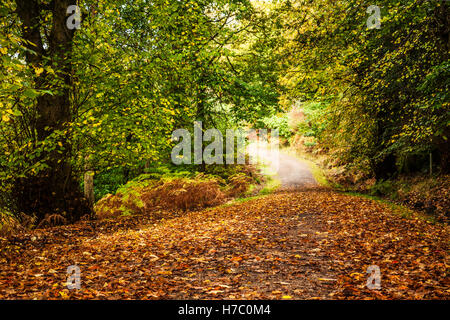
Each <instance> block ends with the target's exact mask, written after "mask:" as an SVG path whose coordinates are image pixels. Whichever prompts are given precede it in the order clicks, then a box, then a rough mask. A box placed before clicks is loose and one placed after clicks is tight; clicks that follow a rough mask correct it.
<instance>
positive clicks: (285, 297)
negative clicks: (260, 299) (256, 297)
mask: <svg viewBox="0 0 450 320" xmlns="http://www.w3.org/2000/svg"><path fill="white" fill-rule="evenodd" d="M282 299H292V297H291V296H283V297H282Z"/></svg>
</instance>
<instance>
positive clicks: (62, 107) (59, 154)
mask: <svg viewBox="0 0 450 320" xmlns="http://www.w3.org/2000/svg"><path fill="white" fill-rule="evenodd" d="M16 3H17V13H18V15H19V18H20V20H21V22H22V34H23V38H24V39H25V40H27V41H29V42H30V43H31V44H28V43H27V44H25V46H27V47H28V48H29V49H30V50H33V51H35V52H36V54H32V53H29V52H28V53H27V55H26V61H27V64H28V66H29V68H36V67H44V66H45V65H47V64H49V63H52V68H53V69H54V70H55V72H56V75H57V76H53V75H52V74H50V73H47V72H46V71H44V72H43V73H42V74H41V75H40V76H39V77H38V78H37V80H36V84H35V87H36V88H37V89H41V88H45V89H50V90H52V91H53V93H54V95H50V94H44V95H42V96H39V97H38V98H37V102H36V111H37V118H36V124H35V128H34V129H35V132H36V137H37V142H41V141H45V140H48V139H49V137H50V135H54V134H55V133H61V134H60V135H59V136H57V138H56V141H55V140H52V143H55V145H57V146H58V147H57V148H56V150H54V151H49V152H46V153H44V154H41V157H40V159H38V160H39V161H41V162H44V163H45V164H46V165H47V166H48V169H45V170H44V171H41V172H39V173H38V175H37V176H29V177H25V178H21V179H18V180H17V181H15V186H14V191H15V196H16V202H17V204H16V206H17V209H18V210H20V211H22V212H24V213H26V214H29V215H36V216H37V218H38V220H42V219H44V218H45V217H46V216H47V215H52V214H59V215H62V216H64V218H65V219H66V221H69V222H72V221H75V220H77V219H79V218H80V217H81V216H82V215H85V214H88V213H90V210H89V206H88V205H87V202H86V200H85V199H84V197H83V195H82V193H81V190H80V187H79V184H78V181H77V179H76V178H75V176H74V172H73V168H72V165H71V163H70V157H71V152H72V146H71V141H69V139H67V138H66V135H65V134H63V130H64V129H65V128H66V126H67V124H68V123H70V122H71V121H72V117H73V114H72V109H71V103H70V88H71V87H72V78H71V71H72V65H71V60H70V59H71V53H72V39H73V36H74V31H75V30H69V29H68V28H67V26H66V19H67V14H66V10H67V7H68V6H70V5H74V4H76V1H75V0H55V1H52V2H50V4H49V5H47V7H44V5H42V4H41V2H39V1H36V0H16ZM42 10H50V11H51V12H52V25H51V26H50V28H49V29H50V30H47V31H49V32H47V34H49V37H48V39H47V41H46V46H44V45H43V39H42V38H41V34H42V32H41V30H42V29H44V28H46V26H45V25H44V22H43V20H42V19H41V16H40V14H41V11H42ZM47 59H48V61H47ZM55 83H56V84H55ZM60 146H62V147H60Z"/></svg>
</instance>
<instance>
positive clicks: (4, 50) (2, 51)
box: [0, 48, 8, 54]
mask: <svg viewBox="0 0 450 320" xmlns="http://www.w3.org/2000/svg"><path fill="white" fill-rule="evenodd" d="M0 52H1V53H3V54H6V53H7V52H8V49H6V48H0Z"/></svg>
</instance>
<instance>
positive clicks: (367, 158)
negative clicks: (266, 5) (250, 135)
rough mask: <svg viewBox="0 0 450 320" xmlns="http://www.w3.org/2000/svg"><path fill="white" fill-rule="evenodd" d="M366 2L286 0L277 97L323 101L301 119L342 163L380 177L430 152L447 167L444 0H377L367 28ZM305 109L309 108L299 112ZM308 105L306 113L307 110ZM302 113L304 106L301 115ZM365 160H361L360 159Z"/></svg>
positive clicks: (282, 13) (281, 7)
mask: <svg viewBox="0 0 450 320" xmlns="http://www.w3.org/2000/svg"><path fill="white" fill-rule="evenodd" d="M371 4H373V3H371V2H369V1H362V2H361V1H343V2H342V1H330V0H323V1H314V2H302V1H292V2H289V3H280V4H279V5H278V6H277V9H276V10H275V12H276V14H274V15H277V16H279V17H282V22H283V25H282V29H283V35H282V37H283V39H286V37H287V35H289V39H290V41H288V42H287V43H285V44H284V49H283V52H284V53H285V56H284V57H285V58H284V60H283V62H284V65H285V66H286V72H284V74H282V75H281V77H280V82H281V83H283V84H284V85H285V86H286V87H287V89H288V90H287V92H286V93H285V97H284V99H286V100H289V99H290V100H291V101H298V100H300V101H317V102H319V103H320V102H325V104H324V105H323V107H324V109H323V112H322V113H321V112H319V113H317V117H315V119H312V118H311V120H310V121H308V120H307V123H311V124H314V125H315V126H316V127H309V126H305V125H303V126H301V127H300V128H299V130H300V132H301V133H302V134H303V135H305V136H315V137H318V139H319V142H320V144H321V146H322V147H323V146H325V147H327V148H329V149H330V150H331V151H332V153H333V154H334V155H335V156H336V157H337V158H338V159H339V160H340V162H343V163H347V164H350V165H352V166H354V167H357V168H359V169H361V170H362V169H363V168H364V170H365V169H367V168H369V171H370V172H371V173H373V174H375V176H377V177H379V178H384V177H387V176H390V175H392V174H395V173H396V172H398V170H399V168H401V167H402V165H403V164H402V161H406V160H407V159H409V158H414V157H416V156H417V154H423V155H426V154H427V153H429V152H433V154H434V155H435V156H436V157H435V159H436V160H437V162H438V163H439V166H440V169H441V170H442V171H446V170H448V169H449V166H448V163H449V162H450V161H449V155H450V150H449V148H448V145H449V144H448V141H447V140H448V136H449V134H450V133H449V130H450V126H449V124H450V123H449V110H450V108H449V106H450V104H449V103H450V101H449V94H448V92H449V73H448V72H449V52H450V48H449V45H448V30H447V29H446V27H445V26H446V25H448V16H449V11H450V4H449V3H448V2H445V1H420V0H408V1H387V0H386V1H381V2H378V3H377V5H378V6H379V7H381V8H382V10H381V17H382V20H381V28H380V29H372V30H369V29H368V28H367V26H366V21H367V19H368V18H369V15H368V14H367V13H366V10H365V9H367V8H368V7H369V5H371ZM305 113H307V111H305ZM313 114H314V113H313ZM306 118H308V115H306ZM368 163H369V165H368V166H367V164H368Z"/></svg>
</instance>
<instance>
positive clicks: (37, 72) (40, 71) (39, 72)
mask: <svg viewBox="0 0 450 320" xmlns="http://www.w3.org/2000/svg"><path fill="white" fill-rule="evenodd" d="M34 71H35V72H36V75H37V76H38V77H39V76H40V75H41V73H42V72H44V68H36V69H35V70H34Z"/></svg>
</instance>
